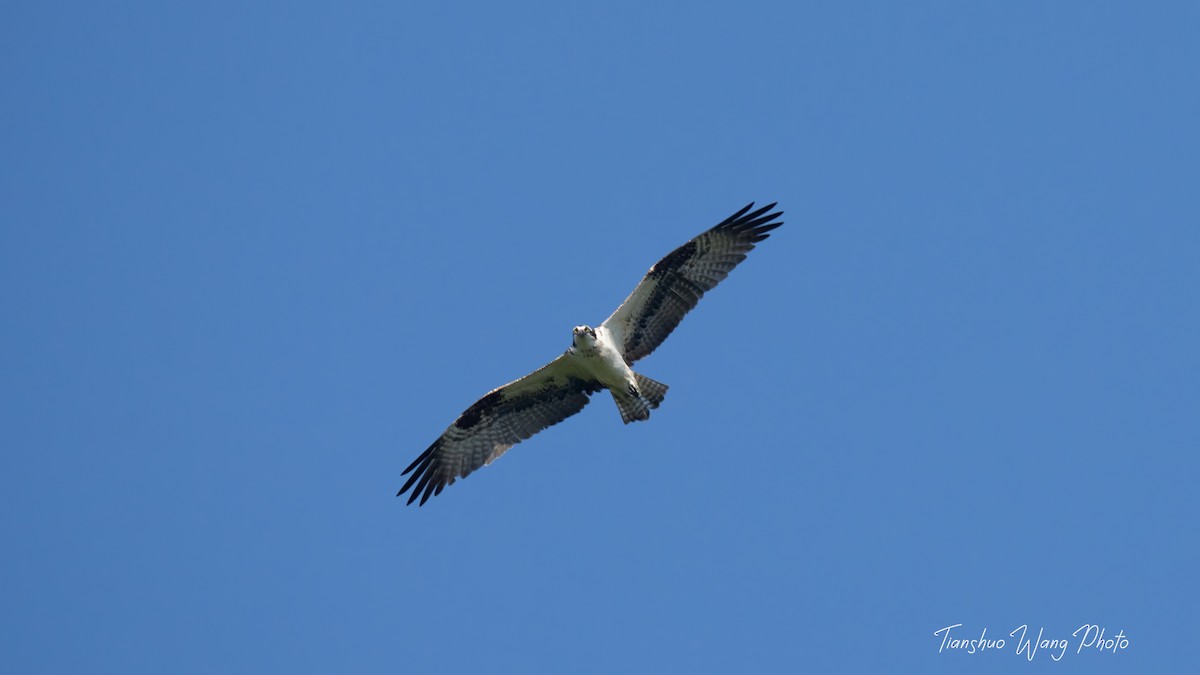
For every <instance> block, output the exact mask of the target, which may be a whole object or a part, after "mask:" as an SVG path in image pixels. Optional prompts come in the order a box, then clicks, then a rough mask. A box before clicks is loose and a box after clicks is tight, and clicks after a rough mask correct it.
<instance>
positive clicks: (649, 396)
mask: <svg viewBox="0 0 1200 675" xmlns="http://www.w3.org/2000/svg"><path fill="white" fill-rule="evenodd" d="M633 379H635V380H637V386H638V389H639V390H640V391H641V392H642V398H644V399H646V403H647V404H648V405H649V406H650V407H651V408H657V407H658V406H659V404H660V403H662V402H663V398H665V397H666V395H667V389H668V387H667V385H665V384H663V383H662V382H656V381H655V380H652V379H650V378H648V377H646V376H645V375H642V374H641V373H634V374H633Z"/></svg>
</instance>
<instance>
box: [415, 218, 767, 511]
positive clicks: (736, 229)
mask: <svg viewBox="0 0 1200 675" xmlns="http://www.w3.org/2000/svg"><path fill="white" fill-rule="evenodd" d="M753 208H754V203H753V202H751V203H750V204H749V205H747V206H746V207H745V208H743V209H742V210H740V211H738V212H737V213H735V214H733V215H732V216H730V217H728V218H726V219H725V220H723V221H721V222H720V223H719V224H717V225H716V226H715V227H713V228H712V229H710V230H708V231H707V232H704V233H702V234H700V235H698V236H697V237H695V238H694V239H692V240H691V241H689V242H688V243H686V244H684V245H683V246H680V247H679V248H677V249H675V250H674V251H671V252H670V253H669V254H667V256H666V257H665V258H663V259H662V260H659V261H658V262H657V263H655V264H654V266H653V267H651V268H650V271H649V272H647V273H646V276H645V277H643V278H642V281H641V283H639V284H638V285H637V288H634V289H633V292H632V293H630V294H629V297H628V298H625V302H623V303H621V306H620V307H618V308H617V311H615V312H613V314H612V316H610V317H608V318H607V319H605V320H604V323H602V324H600V325H599V326H597V327H595V328H592V327H591V326H576V327H575V329H574V331H573V334H572V340H571V347H570V348H569V349H567V351H566V352H564V353H563V355H562V356H559V357H558V358H557V359H554V360H553V361H551V362H550V363H548V364H546V365H545V366H543V367H541V368H539V369H538V370H535V371H534V372H532V373H530V374H528V375H526V376H525V377H522V378H521V379H519V380H514V381H513V382H509V383H508V384H506V385H504V386H503V387H500V388H498V389H493V390H492V391H490V392H488V393H487V394H486V395H485V396H484V397H483V398H481V399H479V400H478V401H476V402H475V403H474V404H473V405H472V406H471V407H469V408H467V409H466V410H465V411H464V412H463V414H461V415H459V416H458V419H456V420H454V423H453V424H451V425H450V426H449V427H448V428H447V429H446V432H445V433H443V434H442V435H441V437H440V438H438V439H437V440H436V441H434V442H433V445H430V446H429V448H428V449H427V450H425V452H422V453H421V455H420V456H419V457H417V459H416V461H414V462H413V463H412V464H410V465H409V467H408V468H407V469H405V470H404V473H403V474H401V475H407V474H409V473H411V474H412V476H410V477H409V478H408V482H406V483H405V484H404V487H402V488H400V492H398V493H396V496H400V495H402V494H404V493H405V492H407V491H408V490H409V489H410V488H411V489H412V494H411V495H410V496H409V498H408V503H409V504H412V503H413V502H414V501H416V500H417V498H418V497H419V498H420V500H421V502H420V503H421V505H424V504H425V502H426V500H428V499H429V498H430V497H431V496H433V495H438V494H441V492H442V489H443V488H445V487H446V486H447V485H450V484H451V483H453V482H454V481H455V480H457V479H458V478H466V477H467V475H468V474H470V473H471V472H472V471H474V470H476V469H478V468H479V467H481V466H484V465H485V464H490V463H492V461H493V460H495V459H496V458H497V457H499V456H500V455H502V454H504V452H505V451H506V450H508V449H509V448H511V447H512V446H514V445H516V444H517V443H520V442H521V441H523V440H525V439H527V438H529V437H530V436H532V435H534V434H536V433H537V432H539V431H541V430H542V429H545V428H546V427H549V426H551V425H554V424H558V423H559V422H561V421H563V420H565V419H566V418H568V417H570V416H571V415H574V414H575V413H577V412H579V411H580V410H583V406H585V405H587V403H588V400H589V397H590V396H591V395H592V394H594V393H596V392H598V391H600V390H601V389H607V390H609V392H611V393H612V397H613V400H614V401H616V403H617V409H618V410H619V411H620V413H621V420H622V421H623V422H625V423H626V424H629V423H630V422H636V421H640V420H646V419H649V418H650V411H651V410H652V409H654V408H657V407H658V405H659V404H660V403H662V401H663V397H664V396H665V395H666V393H667V385H665V384H663V383H661V382H655V381H654V380H652V379H650V378H648V377H646V376H645V375H642V374H641V373H635V372H634V371H633V370H632V368H631V366H632V365H633V363H634V362H635V361H637V360H638V359H640V358H643V357H645V356H647V355H649V354H650V352H652V351H654V349H655V348H656V347H658V346H659V345H660V344H662V341H663V340H665V339H666V338H667V336H668V335H670V334H671V331H673V330H675V327H676V326H678V325H679V322H680V321H682V320H683V316H684V315H685V314H687V313H688V311H690V310H691V309H692V308H693V307H695V306H696V303H697V302H699V301H700V297H701V296H703V295H704V293H705V292H706V291H710V290H712V289H713V288H714V287H715V286H716V285H717V284H718V283H720V281H721V280H722V279H724V278H725V277H726V276H727V275H728V274H729V272H730V270H732V269H733V268H734V267H736V266H737V264H738V263H740V262H741V261H743V260H745V259H746V254H747V253H749V252H750V250H751V249H753V248H754V245H755V244H756V243H758V242H760V241H762V240H764V239H766V238H767V237H768V236H769V235H768V234H767V233H768V232H770V231H771V230H773V229H775V228H777V227H779V226H780V225H782V224H783V222H782V221H777V220H776V218H778V217H779V216H780V215H782V214H783V212H782V211H778V212H775V213H768V212H769V211H770V210H771V209H773V208H775V204H768V205H767V206H764V207H762V208H760V209H757V210H754V211H751V209H753Z"/></svg>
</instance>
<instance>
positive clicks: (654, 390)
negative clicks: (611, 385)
mask: <svg viewBox="0 0 1200 675" xmlns="http://www.w3.org/2000/svg"><path fill="white" fill-rule="evenodd" d="M633 377H634V379H635V380H636V381H637V391H636V392H635V391H634V390H633V389H632V388H630V390H629V391H628V392H624V391H622V392H618V391H616V390H613V392H612V396H613V400H614V401H616V403H617V410H619V411H621V421H622V422H624V423H625V424H629V423H630V422H640V421H643V420H648V419H650V411H651V410H652V409H654V408H657V407H658V406H659V404H660V403H662V402H663V398H664V397H665V396H666V395H667V385H665V384H663V383H662V382H657V381H655V380H652V379H650V378H648V377H646V376H645V375H641V374H638V373H634V374H633Z"/></svg>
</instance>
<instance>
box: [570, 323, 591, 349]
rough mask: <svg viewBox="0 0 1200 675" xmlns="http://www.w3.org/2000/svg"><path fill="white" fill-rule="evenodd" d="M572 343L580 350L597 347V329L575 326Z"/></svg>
mask: <svg viewBox="0 0 1200 675" xmlns="http://www.w3.org/2000/svg"><path fill="white" fill-rule="evenodd" d="M571 339H572V341H573V342H574V343H575V346H576V347H578V348H580V349H591V348H592V347H595V346H596V329H595V328H592V327H591V326H575V330H574V331H573V333H572V337H571Z"/></svg>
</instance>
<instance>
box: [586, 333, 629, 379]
mask: <svg viewBox="0 0 1200 675" xmlns="http://www.w3.org/2000/svg"><path fill="white" fill-rule="evenodd" d="M580 360H581V361H582V363H581V364H580V365H581V366H582V367H583V368H585V369H586V370H587V371H588V374H589V375H591V376H592V377H594V378H596V380H597V381H599V382H600V384H602V385H604V386H606V387H608V388H610V389H617V390H619V391H623V390H625V388H627V387H628V386H629V385H631V384H634V379H633V371H632V370H630V368H629V366H628V365H626V363H625V358H624V357H623V356H621V351H620V349H618V347H617V345H616V343H615V342H613V339H612V335H610V334H609V332H608V330H606V329H605V328H604V327H600V328H597V329H596V348H595V350H594V351H593V352H592V353H591V354H590V355H588V356H586V357H584V358H582V359H580Z"/></svg>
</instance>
